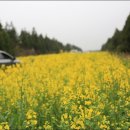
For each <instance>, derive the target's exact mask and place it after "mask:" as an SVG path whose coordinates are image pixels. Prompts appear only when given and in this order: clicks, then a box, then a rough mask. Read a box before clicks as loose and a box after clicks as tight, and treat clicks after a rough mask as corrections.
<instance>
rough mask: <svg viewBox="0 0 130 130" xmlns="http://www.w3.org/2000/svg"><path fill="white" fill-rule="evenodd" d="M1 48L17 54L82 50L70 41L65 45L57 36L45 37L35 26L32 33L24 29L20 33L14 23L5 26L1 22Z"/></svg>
mask: <svg viewBox="0 0 130 130" xmlns="http://www.w3.org/2000/svg"><path fill="white" fill-rule="evenodd" d="M0 50H4V51H7V52H9V53H11V54H12V55H15V56H21V55H36V54H50V53H60V52H70V51H71V50H76V51H82V49H81V48H79V47H77V46H75V45H72V44H69V43H67V44H66V45H64V44H63V43H62V42H60V41H58V40H57V39H55V38H52V39H51V38H49V37H48V36H45V37H43V35H42V34H37V32H36V30H35V28H33V29H32V32H31V33H30V32H28V31H26V30H22V31H21V32H20V34H19V35H18V33H17V32H16V29H15V27H14V26H13V24H12V23H11V24H6V26H5V27H3V26H2V24H1V23H0Z"/></svg>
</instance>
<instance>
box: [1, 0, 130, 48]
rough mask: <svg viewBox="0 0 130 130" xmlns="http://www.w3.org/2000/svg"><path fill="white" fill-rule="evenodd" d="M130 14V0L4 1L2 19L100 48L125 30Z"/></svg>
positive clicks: (84, 45)
mask: <svg viewBox="0 0 130 130" xmlns="http://www.w3.org/2000/svg"><path fill="white" fill-rule="evenodd" d="M129 14H130V1H0V22H1V23H2V24H3V25H5V23H6V22H8V23H10V22H11V21H12V22H13V25H14V26H15V28H16V30H17V31H18V32H20V31H21V30H22V29H26V30H27V31H31V30H32V28H33V27H35V29H36V31H37V32H38V34H40V33H42V35H43V36H45V35H46V34H47V36H48V37H50V38H56V39H57V40H59V41H61V42H63V44H66V43H71V44H75V45H77V46H79V47H81V48H82V49H83V50H97V49H100V48H101V46H102V44H103V43H105V42H106V41H107V39H108V37H111V36H112V35H113V33H114V31H115V29H116V28H118V29H119V30H121V29H122V28H123V26H124V24H125V21H126V19H127V16H128V15H129Z"/></svg>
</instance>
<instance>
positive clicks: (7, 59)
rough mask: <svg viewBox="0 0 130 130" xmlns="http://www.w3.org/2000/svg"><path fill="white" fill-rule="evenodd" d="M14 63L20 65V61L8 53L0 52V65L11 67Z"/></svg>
mask: <svg viewBox="0 0 130 130" xmlns="http://www.w3.org/2000/svg"><path fill="white" fill-rule="evenodd" d="M16 63H20V61H19V60H17V59H16V58H15V57H13V56H12V55H10V54H9V53H7V52H5V51H1V50H0V65H12V64H16Z"/></svg>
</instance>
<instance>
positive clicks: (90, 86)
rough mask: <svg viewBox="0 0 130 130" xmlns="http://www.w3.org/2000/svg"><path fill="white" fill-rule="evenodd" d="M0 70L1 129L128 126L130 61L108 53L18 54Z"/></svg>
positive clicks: (118, 129) (124, 129) (126, 129)
mask: <svg viewBox="0 0 130 130" xmlns="http://www.w3.org/2000/svg"><path fill="white" fill-rule="evenodd" d="M19 59H20V60H21V61H22V64H21V65H16V66H8V67H7V68H4V67H2V68H1V69H0V130H81V129H83V130H130V91H129V90H130V64H129V60H126V61H123V60H122V59H121V58H119V57H118V56H116V55H112V54H110V53H108V52H95V53H61V54H51V55H39V56H28V57H20V58H19Z"/></svg>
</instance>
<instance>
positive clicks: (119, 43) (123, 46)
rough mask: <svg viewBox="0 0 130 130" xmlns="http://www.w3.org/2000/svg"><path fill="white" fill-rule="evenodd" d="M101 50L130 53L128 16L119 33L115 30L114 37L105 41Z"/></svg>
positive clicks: (129, 22)
mask: <svg viewBox="0 0 130 130" xmlns="http://www.w3.org/2000/svg"><path fill="white" fill-rule="evenodd" d="M101 50H103V51H104V50H108V51H114V52H130V14H129V16H128V17H127V20H126V22H125V25H124V27H123V29H122V30H121V31H119V30H118V29H116V30H115V33H114V35H113V36H112V37H111V38H109V39H108V40H107V42H106V43H105V44H104V45H103V46H102V48H101Z"/></svg>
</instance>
